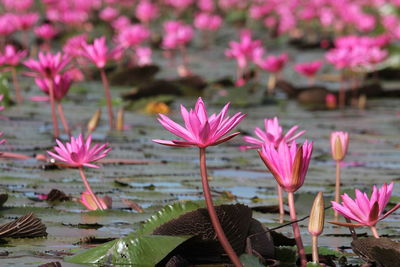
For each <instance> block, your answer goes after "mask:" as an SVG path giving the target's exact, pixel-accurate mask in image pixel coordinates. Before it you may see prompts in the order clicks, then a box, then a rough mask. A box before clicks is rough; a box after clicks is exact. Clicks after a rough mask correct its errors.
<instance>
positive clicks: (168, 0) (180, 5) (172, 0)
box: [164, 0, 194, 12]
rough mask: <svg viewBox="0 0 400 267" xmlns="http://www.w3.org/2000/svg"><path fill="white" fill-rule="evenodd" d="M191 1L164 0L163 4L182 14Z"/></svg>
mask: <svg viewBox="0 0 400 267" xmlns="http://www.w3.org/2000/svg"><path fill="white" fill-rule="evenodd" d="M193 2H194V1H193V0H164V3H165V4H167V5H170V6H171V7H173V8H175V9H176V10H177V11H178V12H182V11H184V10H185V9H187V8H188V7H189V6H190V5H192V4H193Z"/></svg>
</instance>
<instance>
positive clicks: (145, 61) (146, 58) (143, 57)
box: [135, 47, 152, 66]
mask: <svg viewBox="0 0 400 267" xmlns="http://www.w3.org/2000/svg"><path fill="white" fill-rule="evenodd" d="M135 54H136V60H137V65H139V66H145V65H150V64H151V63H152V60H151V56H152V50H151V48H150V47H137V48H136V49H135Z"/></svg>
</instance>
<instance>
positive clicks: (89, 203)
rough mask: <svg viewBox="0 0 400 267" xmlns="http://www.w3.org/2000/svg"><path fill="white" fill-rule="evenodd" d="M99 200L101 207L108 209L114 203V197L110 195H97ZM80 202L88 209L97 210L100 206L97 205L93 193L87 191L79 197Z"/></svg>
mask: <svg viewBox="0 0 400 267" xmlns="http://www.w3.org/2000/svg"><path fill="white" fill-rule="evenodd" d="M96 198H97V200H98V202H99V204H100V205H101V209H103V210H106V209H110V208H111V205H112V199H111V198H110V197H108V196H106V197H104V198H103V197H97V196H96ZM79 202H81V203H82V205H84V206H85V207H86V208H87V209H88V210H97V209H99V207H98V206H97V203H96V202H95V201H94V200H93V197H92V195H91V194H90V193H89V192H87V191H85V192H83V193H82V194H81V198H80V199H79Z"/></svg>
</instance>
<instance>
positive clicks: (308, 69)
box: [294, 60, 322, 77]
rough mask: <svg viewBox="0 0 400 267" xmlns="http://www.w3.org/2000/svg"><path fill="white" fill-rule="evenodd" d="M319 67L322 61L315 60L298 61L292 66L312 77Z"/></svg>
mask: <svg viewBox="0 0 400 267" xmlns="http://www.w3.org/2000/svg"><path fill="white" fill-rule="evenodd" d="M321 67H322V61H320V60H316V61H312V62H304V63H298V64H296V65H295V66H294V69H295V70H296V71H297V72H298V73H300V74H302V75H304V76H306V77H314V76H315V74H316V73H317V72H318V70H319V69H320V68H321Z"/></svg>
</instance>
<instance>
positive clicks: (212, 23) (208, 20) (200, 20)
mask: <svg viewBox="0 0 400 267" xmlns="http://www.w3.org/2000/svg"><path fill="white" fill-rule="evenodd" d="M221 24H222V18H221V17H220V16H218V15H212V14H209V13H199V14H197V15H196V16H195V18H194V26H195V27H196V28H198V29H200V30H209V31H216V30H218V29H219V27H221Z"/></svg>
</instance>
